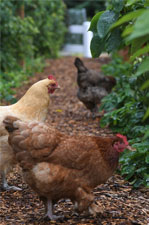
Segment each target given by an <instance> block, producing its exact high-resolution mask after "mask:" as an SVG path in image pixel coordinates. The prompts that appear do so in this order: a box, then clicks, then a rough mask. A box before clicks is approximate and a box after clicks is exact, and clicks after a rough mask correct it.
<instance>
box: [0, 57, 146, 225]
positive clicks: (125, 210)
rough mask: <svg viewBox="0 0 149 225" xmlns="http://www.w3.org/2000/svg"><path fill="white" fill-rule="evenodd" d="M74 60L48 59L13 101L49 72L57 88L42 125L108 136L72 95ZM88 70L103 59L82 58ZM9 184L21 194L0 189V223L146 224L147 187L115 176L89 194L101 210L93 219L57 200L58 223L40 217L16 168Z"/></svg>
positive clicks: (32, 195)
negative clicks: (135, 184)
mask: <svg viewBox="0 0 149 225" xmlns="http://www.w3.org/2000/svg"><path fill="white" fill-rule="evenodd" d="M74 59H75V57H62V58H59V59H55V60H47V66H46V68H45V70H44V72H43V73H40V74H36V75H35V76H34V77H32V78H31V79H30V81H29V82H28V83H27V84H24V85H23V86H22V88H20V89H18V90H17V95H16V97H17V98H18V99H19V98H20V97H21V96H22V95H24V93H25V91H26V90H27V89H28V87H29V86H30V85H31V84H32V83H34V82H36V81H37V80H39V79H44V78H46V77H47V75H49V74H53V75H54V76H55V77H56V79H57V81H58V83H59V85H60V86H61V89H60V90H57V91H56V92H55V93H54V94H53V96H51V100H52V103H51V106H50V108H49V114H48V118H47V123H49V124H50V125H51V126H53V127H56V128H57V129H59V130H60V131H61V132H64V133H67V134H74V133H75V134H84V135H101V136H105V135H112V132H111V131H110V130H109V129H108V128H104V129H103V128H100V118H98V119H96V120H92V118H91V117H90V116H89V115H88V114H89V112H88V110H86V108H85V107H84V105H83V104H82V103H81V102H79V100H78V99H77V97H76V92H77V84H76V75H77V71H76V68H75V67H74V65H73V62H74ZM83 61H84V62H85V65H86V66H87V67H88V68H90V69H96V70H97V71H100V67H101V65H102V64H103V63H107V62H108V59H107V58H101V59H98V60H97V59H96V60H95V59H83ZM8 181H9V183H10V184H11V185H15V186H19V187H21V188H22V191H16V192H14V191H2V190H1V189H0V225H19V224H26V225H47V224H63V225H74V224H77V225H91V224H99V225H100V224H101V225H116V224H119V225H147V224H149V219H148V218H149V192H148V190H147V189H146V188H139V189H137V190H135V189H133V187H132V186H131V185H130V184H129V183H128V182H126V181H125V180H124V179H123V178H122V177H121V176H120V175H117V174H115V175H114V176H112V177H111V178H110V179H109V180H108V181H107V182H106V183H105V184H103V185H100V186H99V187H97V188H96V189H95V190H94V195H95V199H96V201H97V202H99V203H100V204H101V205H102V206H103V211H104V212H103V213H102V214H101V215H99V216H97V217H95V218H94V217H92V216H87V215H85V214H84V213H82V214H81V215H78V214H76V213H75V211H74V209H73V204H72V203H71V201H70V200H67V199H65V200H63V199H62V200H60V201H59V202H58V204H56V205H55V214H56V215H64V219H62V220H60V221H50V220H45V219H44V206H43V204H42V202H40V201H39V198H38V196H37V195H36V194H35V193H34V192H33V191H32V190H31V189H30V188H29V187H28V185H27V184H26V183H25V182H24V181H23V179H22V176H21V169H20V168H19V167H17V168H15V170H14V172H13V173H11V174H10V175H9V177H8Z"/></svg>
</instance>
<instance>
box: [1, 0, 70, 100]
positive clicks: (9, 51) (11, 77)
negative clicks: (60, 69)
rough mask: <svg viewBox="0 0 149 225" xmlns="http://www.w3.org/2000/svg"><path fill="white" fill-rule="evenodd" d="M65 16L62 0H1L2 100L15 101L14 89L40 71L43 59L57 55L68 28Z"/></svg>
mask: <svg viewBox="0 0 149 225" xmlns="http://www.w3.org/2000/svg"><path fill="white" fill-rule="evenodd" d="M22 11H24V13H25V17H24V19H23V18H21V17H20V14H22V13H23V12H22ZM64 16H65V4H64V3H63V1H61V0H54V1H51V0H46V1H42V0H38V1H34V0H21V1H18V0H7V1H6V0H1V1H0V18H1V26H0V34H1V43H0V79H1V80H0V81H1V82H0V100H2V99H5V100H9V101H11V102H14V101H15V99H14V98H13V95H12V94H13V91H12V90H11V88H13V87H15V86H16V87H17V86H19V85H20V84H21V83H22V81H23V80H26V79H27V78H28V76H30V75H32V74H33V73H34V72H35V71H36V72H38V71H40V70H41V69H42V68H43V66H44V65H43V62H44V61H43V59H44V58H54V57H57V56H58V52H59V50H60V48H61V46H62V44H63V40H64V34H65V31H66V26H65V23H64ZM23 62H25V63H23ZM22 64H24V66H23V68H22Z"/></svg>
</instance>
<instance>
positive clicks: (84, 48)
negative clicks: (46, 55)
mask: <svg viewBox="0 0 149 225" xmlns="http://www.w3.org/2000/svg"><path fill="white" fill-rule="evenodd" d="M89 27H90V22H88V21H86V22H84V23H83V24H82V25H70V26H69V33H71V34H82V35H83V43H82V44H66V45H65V46H64V49H63V51H64V52H67V53H68V54H69V53H70V54H75V53H81V54H83V56H84V57H91V52H90V42H91V39H92V37H93V33H92V32H91V31H88V29H89Z"/></svg>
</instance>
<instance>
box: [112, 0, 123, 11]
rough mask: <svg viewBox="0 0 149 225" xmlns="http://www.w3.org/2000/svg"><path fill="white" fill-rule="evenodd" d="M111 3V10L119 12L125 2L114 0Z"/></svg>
mask: <svg viewBox="0 0 149 225" xmlns="http://www.w3.org/2000/svg"><path fill="white" fill-rule="evenodd" d="M112 4H113V11H115V12H120V11H121V10H122V9H123V7H124V4H125V2H124V0H114V1H113V2H112Z"/></svg>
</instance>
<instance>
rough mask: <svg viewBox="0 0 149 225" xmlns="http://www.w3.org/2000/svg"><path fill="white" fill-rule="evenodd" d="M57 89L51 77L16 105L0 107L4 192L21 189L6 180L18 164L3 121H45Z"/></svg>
mask: <svg viewBox="0 0 149 225" xmlns="http://www.w3.org/2000/svg"><path fill="white" fill-rule="evenodd" d="M56 88H58V85H57V82H56V80H55V78H54V77H53V76H52V75H49V76H48V78H47V79H44V80H40V81H39V82H37V83H35V84H33V85H32V86H31V87H30V88H29V90H28V91H27V92H26V93H25V95H24V96H23V97H22V98H21V99H20V100H19V101H18V102H17V103H16V104H13V105H9V106H0V174H1V176H2V188H3V189H4V190H9V189H13V190H20V189H19V188H17V187H14V186H9V185H8V183H7V180H6V175H7V173H8V172H10V171H11V169H12V168H13V166H14V165H15V164H16V160H15V158H14V154H13V152H12V149H11V147H10V145H9V144H8V132H7V131H6V129H5V128H4V125H3V123H2V121H3V120H4V118H5V117H6V116H8V115H11V116H15V117H18V118H19V119H21V120H23V121H45V119H46V116H47V113H48V107H49V105H50V98H49V94H52V93H53V92H54V91H55V89H56Z"/></svg>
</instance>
